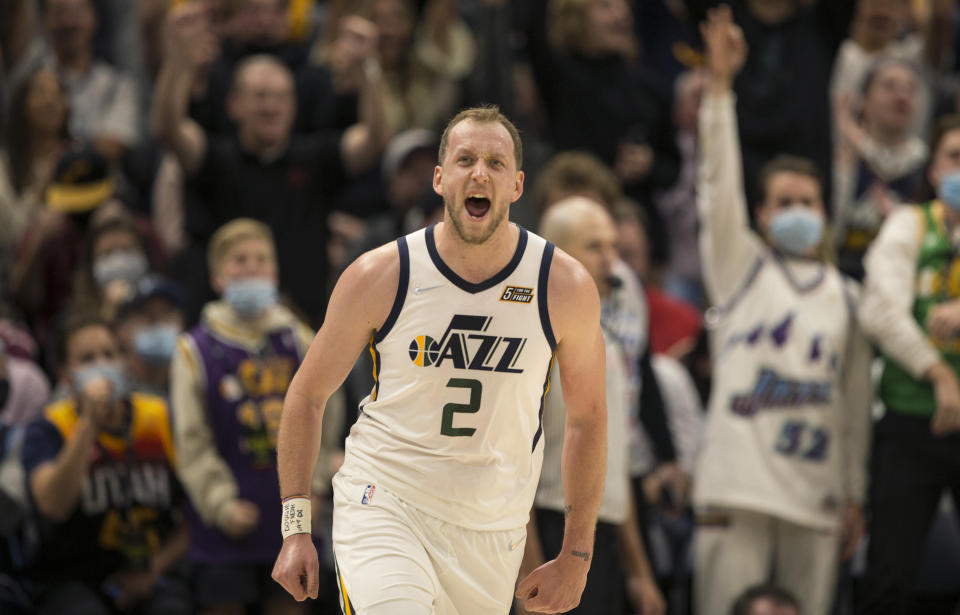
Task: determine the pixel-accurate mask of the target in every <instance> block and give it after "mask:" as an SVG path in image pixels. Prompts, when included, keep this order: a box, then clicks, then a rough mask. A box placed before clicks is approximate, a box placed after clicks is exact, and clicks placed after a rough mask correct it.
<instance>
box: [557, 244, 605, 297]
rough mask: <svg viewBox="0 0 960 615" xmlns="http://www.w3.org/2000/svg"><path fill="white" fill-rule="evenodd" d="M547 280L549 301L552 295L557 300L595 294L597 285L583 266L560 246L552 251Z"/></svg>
mask: <svg viewBox="0 0 960 615" xmlns="http://www.w3.org/2000/svg"><path fill="white" fill-rule="evenodd" d="M549 280H550V298H551V303H552V301H553V298H554V295H556V298H557V299H559V300H567V299H588V298H590V297H591V296H594V297H596V296H597V285H596V283H595V282H594V281H593V278H592V277H590V274H589V273H588V272H587V270H586V269H585V268H584V266H583V265H581V264H580V261H578V260H577V259H575V258H573V257H572V256H570V255H569V254H567V253H566V252H564V251H563V250H561V249H560V248H555V249H554V251H553V261H552V262H551V263H550V277H549Z"/></svg>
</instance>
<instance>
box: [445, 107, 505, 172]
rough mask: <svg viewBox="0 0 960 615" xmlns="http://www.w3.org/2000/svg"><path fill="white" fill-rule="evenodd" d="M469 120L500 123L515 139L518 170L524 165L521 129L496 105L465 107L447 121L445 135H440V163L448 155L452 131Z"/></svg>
mask: <svg viewBox="0 0 960 615" xmlns="http://www.w3.org/2000/svg"><path fill="white" fill-rule="evenodd" d="M467 120H470V121H473V122H476V123H478V124H500V125H501V126H503V127H504V128H506V130H507V133H508V134H509V135H510V140H511V141H513V159H514V161H515V162H516V163H517V170H518V171H519V170H520V169H521V168H522V167H523V141H522V140H521V139H520V131H518V130H517V127H516V126H514V125H513V122H511V121H510V119H509V118H508V117H507V116H505V115H504V114H503V113H501V112H500V108H499V107H498V106H496V105H482V106H479V107H471V108H469V109H464V110H462V111H460V112H459V113H457V114H456V115H455V116H453V118H452V119H451V120H450V121H449V122H447V127H446V128H444V129H443V135H441V137H440V151H439V156H438V158H439V162H440V164H443V159H444V158H445V157H446V155H447V148H448V147H449V146H450V131H452V130H453V128H454V127H455V126H456V125H457V124H459V123H460V122H466V121H467Z"/></svg>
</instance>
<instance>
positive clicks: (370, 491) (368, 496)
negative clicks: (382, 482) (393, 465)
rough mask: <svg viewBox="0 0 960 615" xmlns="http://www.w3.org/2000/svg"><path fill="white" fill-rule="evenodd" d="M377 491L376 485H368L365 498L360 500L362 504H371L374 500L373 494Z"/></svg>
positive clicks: (364, 491) (364, 492) (364, 494)
mask: <svg viewBox="0 0 960 615" xmlns="http://www.w3.org/2000/svg"><path fill="white" fill-rule="evenodd" d="M376 490H377V486H376V485H367V486H366V487H365V488H364V490H363V497H362V498H360V503H361V504H369V503H370V501H371V500H373V492H374V491H376Z"/></svg>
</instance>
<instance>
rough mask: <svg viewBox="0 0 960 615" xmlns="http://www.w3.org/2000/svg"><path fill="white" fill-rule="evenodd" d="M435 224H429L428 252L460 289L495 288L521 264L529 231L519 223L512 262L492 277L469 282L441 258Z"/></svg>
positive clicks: (480, 289) (426, 236)
mask: <svg viewBox="0 0 960 615" xmlns="http://www.w3.org/2000/svg"><path fill="white" fill-rule="evenodd" d="M435 226H436V224H431V225H430V226H428V227H427V230H426V234H425V238H426V242H427V252H429V253H430V260H432V261H433V264H434V266H435V267H436V268H437V270H438V271H440V273H442V274H443V277H445V278H447V279H448V280H450V281H451V282H453V284H454V286H456V287H457V288H459V289H460V290H464V291H466V292H468V293H479V292H482V291H485V290H487V289H488V288H493V287H494V286H496V285H497V284H499V283H500V282H503V281H504V280H506V279H507V276H509V275H510V274H511V273H513V270H514V269H516V268H517V266H518V265H519V264H520V259H522V258H523V251H524V250H525V249H526V248H527V231H526V229H524V228H523V227H522V226H519V225H518V226H517V229H519V230H520V238H519V239H518V241H517V249H516V250H515V251H514V252H513V258H512V259H510V262H509V263H507V265H506V267H504V268H503V269H501V270H500V271H499V272H498V273H496V274H494V276H493V277H492V278H488V279H486V280H484V281H483V282H478V283H476V284H474V283H473V282H467V281H466V280H464V279H463V278H461V277H460V276H458V275H457V274H456V273H455V272H454V271H453V269H451V268H450V267H448V266H447V264H446V263H445V262H443V259H442V258H440V253H439V252H437V242H436V240H435V239H434V238H433V228H434V227H435Z"/></svg>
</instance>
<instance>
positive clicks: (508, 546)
mask: <svg viewBox="0 0 960 615" xmlns="http://www.w3.org/2000/svg"><path fill="white" fill-rule="evenodd" d="M526 542H527V539H526V537H524V538H522V539H520V540H519V541H517V542H515V543H513V544H512V545H507V548H508V549H509V550H510V551H516V549H517V547H519V546H521V545H524V544H526Z"/></svg>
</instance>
